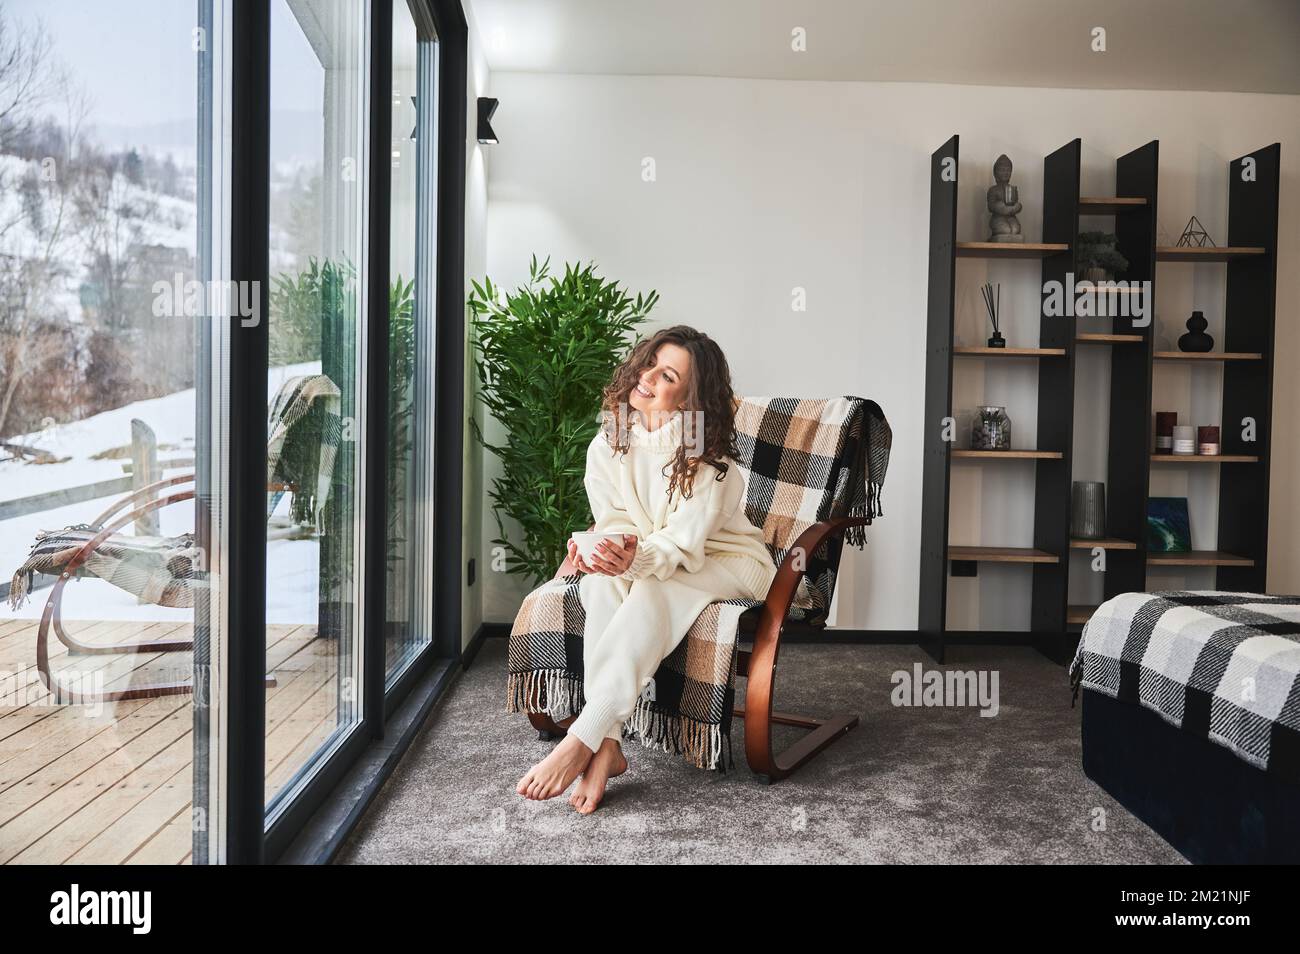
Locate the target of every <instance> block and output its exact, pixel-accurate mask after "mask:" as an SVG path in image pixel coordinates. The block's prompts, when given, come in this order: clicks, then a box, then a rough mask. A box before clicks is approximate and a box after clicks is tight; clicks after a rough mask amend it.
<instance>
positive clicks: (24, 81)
mask: <svg viewBox="0 0 1300 954" xmlns="http://www.w3.org/2000/svg"><path fill="white" fill-rule="evenodd" d="M51 47H52V41H51V40H50V34H49V32H48V31H47V30H46V29H45V24H44V23H42V22H41V21H40V20H36V21H34V22H32V23H21V22H14V21H13V20H11V19H9V17H8V16H6V14H5V12H4V10H3V9H0V129H9V130H12V131H18V130H21V129H22V128H23V127H24V126H25V125H26V124H27V123H30V122H31V121H32V119H33V118H34V116H35V114H36V111H37V110H38V109H40V108H41V106H43V105H44V104H45V102H46V101H47V100H48V99H49V97H50V96H51V95H52V94H53V93H54V90H55V88H56V85H57V83H58V79H59V77H58V71H57V70H55V69H52V68H51V57H50V52H51Z"/></svg>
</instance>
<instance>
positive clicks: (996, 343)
mask: <svg viewBox="0 0 1300 954" xmlns="http://www.w3.org/2000/svg"><path fill="white" fill-rule="evenodd" d="M980 294H981V295H983V296H984V308H985V310H986V311H988V313H989V321H991V322H992V323H993V337H992V338H990V339H989V347H990V348H1005V347H1006V346H1007V339H1006V338H1003V337H1002V331H1001V330H1000V329H999V328H998V311H999V310H1000V309H1001V308H1002V283H1001V282H998V284H996V285H990V284H989V283H988V282H985V283H984V284H983V285H981V286H980Z"/></svg>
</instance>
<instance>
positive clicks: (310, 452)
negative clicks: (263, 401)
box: [9, 374, 342, 609]
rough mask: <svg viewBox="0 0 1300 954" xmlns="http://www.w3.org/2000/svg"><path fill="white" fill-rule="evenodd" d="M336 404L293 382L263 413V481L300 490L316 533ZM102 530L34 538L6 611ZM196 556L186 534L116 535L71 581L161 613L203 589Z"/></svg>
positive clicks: (321, 387)
mask: <svg viewBox="0 0 1300 954" xmlns="http://www.w3.org/2000/svg"><path fill="white" fill-rule="evenodd" d="M339 402H340V394H339V389H338V386H337V385H335V383H334V382H333V381H331V380H330V379H329V377H328V376H327V375H324V374H308V375H298V376H297V377H292V378H289V379H287V380H286V381H285V382H284V384H283V385H281V386H280V390H279V391H278V392H277V393H276V396H275V398H274V399H273V400H272V402H271V407H270V408H269V410H268V413H267V433H268V435H269V439H270V443H269V444H268V446H267V450H266V457H267V461H266V473H267V480H268V482H270V481H282V482H284V483H286V484H290V485H292V486H294V487H296V488H298V489H297V490H296V491H295V492H294V495H293V504H292V516H293V519H294V520H295V522H297V523H302V524H310V525H313V526H315V527H316V528H317V530H322V529H323V519H322V515H323V511H324V508H325V501H326V499H327V498H328V496H329V489H330V479H331V477H332V475H333V473H334V458H335V455H336V453H337V451H338V445H339V440H340V437H341V434H342V430H341V426H340V420H339ZM284 494H285V491H283V490H277V491H268V492H267V495H266V515H267V517H268V518H269V517H270V516H271V513H272V512H273V511H274V510H275V507H276V504H277V503H279V501H280V498H281V497H283V496H284ZM141 503H143V501H141ZM102 529H103V527H92V526H90V525H89V524H84V523H82V524H76V525H75V526H71V527H65V528H63V529H62V530H43V531H41V532H40V533H38V534H37V535H36V542H35V543H33V544H32V549H31V552H30V553H29V554H28V555H27V559H26V560H25V561H24V562H23V565H22V566H20V567H19V568H18V569H17V570H16V571H15V572H14V576H13V580H12V582H11V583H10V584H9V605H10V606H11V607H12V608H13V609H18V608H19V607H20V606H22V605H23V604H24V603H25V602H26V601H27V599H28V596H29V593H30V591H31V587H32V582H33V577H34V576H35V574H37V573H45V574H49V575H51V576H58V575H59V574H61V573H62V572H63V567H64V565H65V564H66V563H67V562H68V561H69V560H71V559H72V557H73V556H75V555H76V553H77V551H78V550H80V549H81V548H82V546H84V545H85V544H86V542H87V541H89V540H91V539H92V538H94V537H95V536H96V535H98V533H99V532H100V530H102ZM201 557H202V554H200V553H199V551H198V550H197V549H195V547H194V535H193V534H191V533H185V534H181V535H180V536H177V537H153V536H136V535H131V534H126V533H115V534H113V535H112V536H111V537H109V538H108V539H107V540H105V541H104V542H103V543H101V544H99V546H97V547H96V548H95V549H94V550H93V551H91V553H90V555H89V556H88V557H87V558H86V560H85V562H84V563H82V564H81V566H79V567H78V568H77V569H76V570H75V571H74V573H73V575H74V576H75V577H77V578H82V577H87V576H94V577H98V578H99V579H101V580H104V581H106V582H108V583H112V584H113V585H114V586H117V587H120V588H121V589H123V590H126V591H127V592H128V593H131V594H133V595H134V596H137V597H139V598H140V599H142V600H145V601H146V602H149V603H155V604H157V605H159V606H172V607H185V608H188V607H191V606H193V605H194V589H195V588H196V587H200V586H206V585H207V580H206V574H204V573H202V572H197V571H196V567H198V566H201V565H202V560H201Z"/></svg>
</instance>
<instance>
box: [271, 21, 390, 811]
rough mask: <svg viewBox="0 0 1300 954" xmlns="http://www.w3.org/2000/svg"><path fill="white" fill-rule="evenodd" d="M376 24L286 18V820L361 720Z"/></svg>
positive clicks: (282, 51) (282, 455)
mask: <svg viewBox="0 0 1300 954" xmlns="http://www.w3.org/2000/svg"><path fill="white" fill-rule="evenodd" d="M366 19H367V18H366V4H365V3H363V2H359V0H275V2H274V3H273V4H272V8H271V167H270V219H271V222H270V277H271V289H270V292H269V298H270V304H269V307H270V327H269V333H270V390H269V394H270V406H269V408H268V412H267V482H268V483H267V514H268V516H267V621H266V626H267V632H266V643H267V650H266V651H267V671H268V673H269V674H270V675H271V676H272V677H273V679H274V682H275V684H274V685H273V686H268V687H267V696H266V770H267V775H266V796H267V801H268V805H269V807H270V810H271V811H274V810H275V809H276V808H277V807H278V806H279V805H280V804H282V803H283V802H284V801H285V800H286V799H287V798H289V797H291V795H292V792H293V790H294V787H295V785H296V784H298V783H300V782H302V781H303V780H304V779H305V778H306V777H307V776H308V775H309V774H310V773H311V772H312V771H313V770H314V769H315V768H316V767H317V766H318V765H319V764H320V762H321V760H322V759H323V758H324V756H325V755H327V754H328V752H329V751H330V750H331V748H332V747H333V746H335V745H337V744H338V742H339V741H341V739H342V738H343V737H344V736H345V735H346V733H347V732H348V730H349V729H351V728H352V727H353V726H355V725H356V723H357V722H358V721H359V719H360V713H361V679H360V668H359V667H360V663H361V652H360V633H361V629H360V626H359V625H358V615H359V613H360V609H361V585H362V575H361V560H360V554H359V548H360V545H361V539H360V534H359V532H358V531H359V526H358V519H359V514H360V512H361V501H362V500H363V499H364V488H363V487H362V484H361V480H360V464H361V461H362V456H363V442H364V439H365V437H364V435H363V434H362V433H361V425H360V422H361V420H362V414H363V410H364V409H363V407H362V405H361V398H362V395H363V384H362V379H361V375H360V373H359V369H360V368H361V367H362V366H363V359H364V342H363V328H364V317H363V310H362V301H363V299H364V295H363V294H362V290H363V289H364V288H365V271H364V268H365V264H366V263H365V259H364V255H363V250H364V245H363V235H364V228H365V190H366V186H365V182H366V149H365V142H366V125H365V115H366V112H365V110H366V75H367V68H368V64H367V56H366V50H367V42H368V41H367V31H366ZM381 439H382V438H381Z"/></svg>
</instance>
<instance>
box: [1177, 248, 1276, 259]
mask: <svg viewBox="0 0 1300 954" xmlns="http://www.w3.org/2000/svg"><path fill="white" fill-rule="evenodd" d="M1267 251H1268V249H1266V248H1260V247H1259V246H1255V245H1224V246H1221V247H1218V248H1213V247H1206V248H1198V247H1196V246H1192V247H1187V246H1180V245H1160V246H1157V247H1156V261H1157V262H1229V261H1232V259H1234V258H1246V257H1248V256H1251V255H1263V254H1264V253H1266V252H1267Z"/></svg>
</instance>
